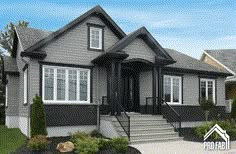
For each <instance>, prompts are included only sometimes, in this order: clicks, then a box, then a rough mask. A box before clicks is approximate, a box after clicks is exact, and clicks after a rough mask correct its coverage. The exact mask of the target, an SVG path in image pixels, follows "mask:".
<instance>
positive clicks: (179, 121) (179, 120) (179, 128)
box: [161, 98, 181, 136]
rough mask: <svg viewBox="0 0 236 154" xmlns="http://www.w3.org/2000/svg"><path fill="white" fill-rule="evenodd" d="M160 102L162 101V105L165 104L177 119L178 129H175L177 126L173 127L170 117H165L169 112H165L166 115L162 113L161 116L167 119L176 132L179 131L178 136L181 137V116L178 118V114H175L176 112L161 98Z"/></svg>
mask: <svg viewBox="0 0 236 154" xmlns="http://www.w3.org/2000/svg"><path fill="white" fill-rule="evenodd" d="M161 100H162V104H163V103H165V104H166V106H167V107H168V108H169V109H171V111H172V112H173V113H174V114H175V116H176V117H177V122H178V123H179V127H178V128H177V126H175V125H174V124H173V121H172V120H174V119H171V117H170V116H168V115H167V114H168V113H169V112H167V113H164V112H162V113H163V115H164V116H165V118H167V121H168V120H169V122H170V124H171V125H172V126H173V127H174V128H175V130H176V131H179V135H180V136H181V116H180V115H179V113H178V112H176V110H175V109H174V108H173V107H172V106H170V105H169V104H168V103H167V102H166V101H165V100H164V99H163V98H161Z"/></svg>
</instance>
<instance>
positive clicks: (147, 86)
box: [139, 71, 152, 105]
mask: <svg viewBox="0 0 236 154" xmlns="http://www.w3.org/2000/svg"><path fill="white" fill-rule="evenodd" d="M139 84H140V85H139V86H140V105H145V104H146V97H152V72H151V71H148V72H141V73H140V76H139Z"/></svg>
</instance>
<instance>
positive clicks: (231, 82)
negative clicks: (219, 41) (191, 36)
mask: <svg viewBox="0 0 236 154" xmlns="http://www.w3.org/2000/svg"><path fill="white" fill-rule="evenodd" d="M200 60H201V61H204V62H206V63H208V64H210V65H213V66H215V67H217V68H219V69H221V70H224V71H228V72H230V73H231V74H232V75H231V76H228V77H227V78H226V80H225V90H226V91H225V94H226V95H225V97H226V100H232V99H234V98H236V49H224V50H223V49H222V50H205V51H204V52H203V54H202V56H201V59H200Z"/></svg>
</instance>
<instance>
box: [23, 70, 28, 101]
mask: <svg viewBox="0 0 236 154" xmlns="http://www.w3.org/2000/svg"><path fill="white" fill-rule="evenodd" d="M23 74H24V104H27V103H28V93H27V92H28V69H25V70H24V73H23Z"/></svg>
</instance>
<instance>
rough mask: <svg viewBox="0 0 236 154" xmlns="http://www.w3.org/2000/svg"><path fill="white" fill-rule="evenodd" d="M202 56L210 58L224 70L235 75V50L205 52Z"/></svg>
mask: <svg viewBox="0 0 236 154" xmlns="http://www.w3.org/2000/svg"><path fill="white" fill-rule="evenodd" d="M203 54H206V55H208V56H210V57H211V58H213V60H215V61H216V62H217V63H218V64H220V65H221V66H223V67H224V68H225V69H226V70H228V71H229V72H231V73H234V74H236V49H224V50H205V51H204V52H203Z"/></svg>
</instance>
